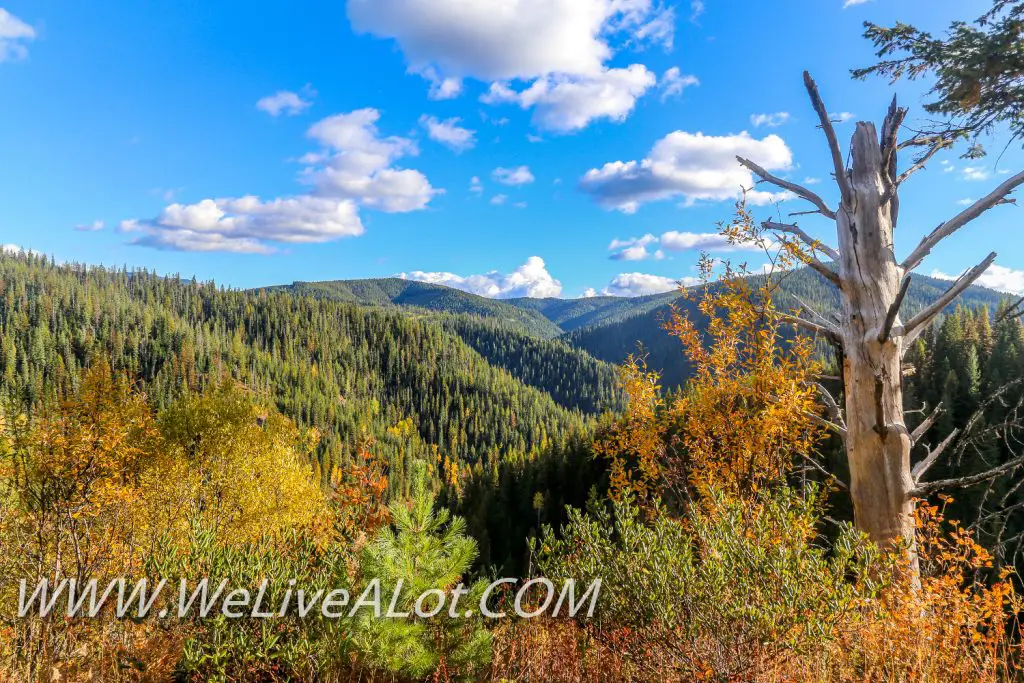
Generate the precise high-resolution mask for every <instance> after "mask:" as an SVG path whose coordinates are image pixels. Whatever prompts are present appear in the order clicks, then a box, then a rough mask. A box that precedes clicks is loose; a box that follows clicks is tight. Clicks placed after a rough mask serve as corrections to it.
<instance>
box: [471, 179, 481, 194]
mask: <svg viewBox="0 0 1024 683" xmlns="http://www.w3.org/2000/svg"><path fill="white" fill-rule="evenodd" d="M469 191H470V192H472V193H474V194H480V193H481V192H483V191H484V184H483V183H481V182H480V178H479V177H478V176H473V177H472V178H470V179H469Z"/></svg>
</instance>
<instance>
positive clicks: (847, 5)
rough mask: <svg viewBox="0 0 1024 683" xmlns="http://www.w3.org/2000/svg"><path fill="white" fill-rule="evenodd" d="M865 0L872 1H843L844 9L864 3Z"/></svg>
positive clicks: (869, 0)
mask: <svg viewBox="0 0 1024 683" xmlns="http://www.w3.org/2000/svg"><path fill="white" fill-rule="evenodd" d="M865 2H871V0H846V2H844V3H843V9H846V8H847V7H853V6H854V5H863V4H864V3H865Z"/></svg>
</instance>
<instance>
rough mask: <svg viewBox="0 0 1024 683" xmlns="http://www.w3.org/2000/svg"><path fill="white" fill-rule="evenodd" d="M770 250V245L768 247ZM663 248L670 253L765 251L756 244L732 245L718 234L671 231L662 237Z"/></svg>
mask: <svg viewBox="0 0 1024 683" xmlns="http://www.w3.org/2000/svg"><path fill="white" fill-rule="evenodd" d="M768 247H769V248H771V247H770V245H768ZM661 248H662V249H667V250H668V251H763V250H764V247H762V246H761V245H759V244H757V243H756V242H740V243H738V244H731V243H730V242H729V240H728V238H727V237H726V236H725V235H722V234H719V233H717V232H678V231H675V230H671V231H669V232H666V233H664V234H663V235H662V236H661Z"/></svg>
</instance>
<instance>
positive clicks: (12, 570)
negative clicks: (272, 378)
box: [0, 363, 331, 680]
mask: <svg viewBox="0 0 1024 683" xmlns="http://www.w3.org/2000/svg"><path fill="white" fill-rule="evenodd" d="M3 426H4V429H3V432H2V436H0V633H2V635H3V637H2V638H0V675H8V676H11V677H14V678H17V679H20V680H35V679H42V678H50V677H51V676H58V675H59V676H72V675H73V676H92V677H101V678H107V679H111V680H118V679H120V678H124V679H133V678H139V677H148V676H151V675H152V673H153V671H157V670H161V667H166V666H167V665H168V664H167V663H168V662H175V663H176V662H177V660H178V659H179V658H180V656H181V648H182V647H183V645H184V643H185V642H186V638H185V636H186V635H187V634H186V633H185V632H184V631H182V630H180V629H175V628H171V627H168V626H167V625H162V624H158V623H152V622H144V623H141V624H140V623H136V622H134V621H132V620H126V619H114V618H111V617H110V615H109V614H104V615H101V618H98V619H64V618H59V617H56V616H54V615H51V616H50V617H47V618H25V619H22V618H18V617H17V615H16V611H17V606H18V588H19V584H20V582H21V581H22V580H25V581H26V582H27V583H28V585H30V586H35V585H36V583H37V582H38V581H39V580H41V579H47V580H49V581H51V582H59V581H61V580H63V579H75V580H76V581H78V582H79V583H80V584H81V583H82V582H84V581H88V580H90V579H95V580H96V581H97V582H98V583H99V584H100V585H101V586H105V585H107V583H108V582H109V581H111V580H113V579H119V578H125V579H127V580H129V581H136V580H138V579H140V578H143V577H144V576H145V575H146V573H147V567H148V566H149V564H151V561H152V558H153V557H155V556H158V555H159V554H161V553H164V552H168V551H173V552H177V553H179V554H185V555H187V554H188V553H189V552H191V551H194V549H195V544H194V538H193V534H192V531H193V530H194V529H196V528H202V529H206V530H208V531H209V532H210V533H212V534H214V535H215V538H216V539H217V543H218V545H219V546H221V547H223V548H228V547H239V548H251V547H253V546H254V545H260V544H263V545H265V546H266V548H268V549H270V548H272V547H274V546H272V545H270V544H273V543H280V542H283V541H284V540H286V539H287V538H290V537H291V535H292V534H294V533H296V532H298V533H300V534H302V535H303V536H304V537H306V538H315V539H317V542H318V543H320V544H323V543H324V542H325V541H326V540H327V539H328V537H329V535H328V534H329V532H330V529H331V515H330V514H329V511H330V509H329V507H328V504H327V501H326V498H325V496H324V495H323V493H322V492H321V490H320V488H319V486H317V484H316V483H315V482H314V481H313V480H312V477H311V470H310V469H309V466H308V464H307V462H308V461H307V460H306V459H305V458H306V451H305V450H304V448H305V447H307V446H306V445H304V444H306V441H307V440H306V436H305V435H304V434H303V433H301V432H300V431H299V430H298V429H296V428H295V426H294V425H293V424H292V423H291V422H290V421H288V420H286V419H285V418H283V417H282V416H280V415H279V414H278V413H277V412H276V411H274V410H272V409H268V408H265V407H262V406H261V405H260V402H259V401H258V400H256V398H255V397H253V396H251V395H249V394H248V393H247V392H245V391H244V390H243V389H241V388H240V387H238V386H236V385H234V384H231V383H224V384H222V385H221V386H219V387H217V388H216V389H214V390H211V391H210V392H209V393H208V394H204V395H201V396H191V397H187V398H184V399H182V400H181V401H180V402H178V403H177V404H175V405H173V406H172V407H171V408H169V409H168V410H167V411H166V412H165V413H164V414H163V415H161V416H159V418H158V417H157V416H155V415H154V412H153V410H152V408H151V407H150V406H149V404H148V402H147V400H146V396H145V395H144V394H143V393H141V392H139V391H137V390H136V389H135V388H134V387H133V386H132V385H131V383H130V382H129V381H128V380H127V379H126V378H125V377H124V376H121V375H119V374H117V373H114V372H112V371H111V369H110V368H109V367H108V366H107V365H105V364H103V363H97V364H95V365H94V366H93V367H92V368H91V369H90V370H89V371H88V372H87V373H86V374H85V376H84V378H83V381H82V384H81V387H80V388H79V390H78V391H77V392H76V393H75V394H74V395H72V396H69V397H68V398H67V399H65V400H63V401H61V402H60V403H59V404H56V405H53V406H50V407H47V408H46V409H45V410H44V411H43V412H42V413H41V414H39V415H36V416H33V417H31V418H29V417H27V416H25V415H21V414H14V415H11V416H9V417H8V418H7V419H6V421H5V423H4V425H3ZM142 653H148V654H145V655H144V656H143V654H142ZM175 653H177V654H175Z"/></svg>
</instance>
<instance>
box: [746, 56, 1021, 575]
mask: <svg viewBox="0 0 1024 683" xmlns="http://www.w3.org/2000/svg"><path fill="white" fill-rule="evenodd" d="M804 85H805V86H806V88H807V94H808V95H809V96H810V98H811V103H812V105H813V106H814V111H815V112H816V113H817V115H818V120H819V123H820V127H821V129H822V131H823V132H824V134H825V138H826V141H827V142H828V147H829V153H830V156H831V158H832V166H833V168H834V173H835V180H836V185H837V186H838V187H839V190H840V194H841V196H842V199H841V202H840V205H839V208H838V209H837V210H836V211H833V210H832V209H830V208H829V206H828V205H827V204H826V203H825V201H824V200H823V199H822V198H821V196H819V195H817V194H815V193H814V192H811V191H810V190H808V189H807V188H804V187H801V186H800V185H797V184H796V183H793V182H791V181H786V180H782V179H780V178H777V177H775V176H773V175H771V174H770V173H768V172H767V171H765V170H764V169H763V168H761V167H760V166H758V165H757V164H756V163H754V162H752V161H750V160H748V159H743V158H740V159H739V162H740V163H741V164H742V165H743V166H745V167H746V168H748V169H750V170H751V171H752V172H753V173H755V174H756V175H757V176H758V177H759V178H760V179H761V181H762V182H767V183H771V184H773V185H776V186H778V187H781V188H784V189H787V190H789V191H791V192H793V193H794V194H795V195H796V196H798V197H800V198H801V199H804V200H806V201H808V202H810V203H811V204H813V205H814V206H815V207H816V210H815V211H813V212H809V213H817V214H821V215H822V216H825V217H826V218H828V219H834V220H835V224H836V231H837V235H838V239H839V249H838V250H836V249H832V248H830V247H828V246H827V245H821V244H819V243H818V242H817V241H816V240H814V239H813V238H811V237H810V235H808V234H807V233H805V232H804V231H803V230H801V229H799V228H798V227H797V226H795V225H792V226H789V225H784V224H780V223H774V222H771V221H768V222H766V223H764V224H763V226H764V227H765V229H767V230H775V231H777V232H781V233H789V234H793V235H796V236H797V238H799V239H800V240H802V241H803V242H804V243H805V244H807V246H808V248H809V250H810V251H809V253H808V254H807V255H805V256H806V258H805V262H806V263H807V264H808V265H809V266H811V267H814V268H815V269H816V270H817V271H818V272H823V271H824V272H823V274H824V275H825V277H826V278H827V279H828V280H829V281H830V282H832V283H834V284H837V286H838V287H839V290H840V300H841V303H842V312H841V316H842V317H841V319H840V320H839V321H838V324H836V325H832V324H831V323H830V322H829V321H824V322H825V323H826V324H819V323H814V322H811V321H809V320H806V319H802V318H792V320H793V322H796V323H798V324H800V325H802V326H804V327H805V328H809V329H811V330H812V331H814V332H815V333H818V334H823V335H825V336H827V337H828V338H829V339H830V340H832V341H833V342H835V341H836V338H837V337H838V342H839V343H838V344H837V346H839V347H840V351H841V354H842V357H843V385H844V389H845V404H846V405H845V408H846V416H845V417H846V421H845V424H844V425H842V427H841V431H840V434H842V436H843V437H844V441H845V444H846V455H847V460H848V462H849V466H850V483H849V488H850V494H851V497H852V499H853V508H854V516H855V521H856V525H857V528H858V529H860V530H861V531H863V532H865V533H866V534H867V535H868V536H869V537H870V538H871V540H872V541H874V542H876V543H877V544H879V545H880V546H883V547H885V546H892V545H894V544H902V545H903V547H905V548H906V552H907V560H908V561H907V564H906V566H907V570H908V572H909V574H910V579H911V580H912V581H913V583H914V584H916V585H920V584H919V576H920V574H919V567H918V557H917V547H916V543H915V523H914V522H915V520H914V505H915V503H914V500H915V497H916V496H920V495H922V494H927V493H931V492H934V491H936V490H940V489H942V488H951V487H956V486H967V485H970V484H972V483H977V482H978V481H984V480H987V479H989V478H992V477H994V476H998V475H999V474H1002V473H1004V472H1005V471H1007V470H1006V469H1004V468H1007V467H1008V468H1011V469H1012V468H1015V467H1017V466H1024V456H1022V457H1021V458H1020V461H1019V462H1017V461H1013V462H1011V463H1007V464H1006V465H1004V466H1000V467H997V468H993V469H992V470H989V471H988V472H983V473H981V474H979V475H975V476H972V477H962V478H960V479H949V480H943V481H939V482H922V481H921V478H922V477H923V475H924V473H925V471H926V470H927V468H928V467H929V466H930V465H931V463H932V462H934V460H935V459H936V458H938V456H939V455H941V452H942V450H943V449H945V448H946V447H948V446H949V443H948V441H949V440H947V442H945V443H944V444H940V445H939V447H938V448H937V449H936V450H935V451H933V452H932V453H931V454H930V455H929V457H928V458H926V459H925V460H924V461H923V462H922V463H919V467H918V471H917V472H916V473H915V472H914V470H912V469H911V466H910V451H911V448H913V446H914V442H915V441H916V440H917V439H918V438H920V437H922V436H923V435H924V431H925V430H927V429H928V427H927V426H925V427H924V429H923V430H922V429H920V428H919V430H915V433H914V434H910V433H909V432H908V431H907V427H906V424H905V422H904V412H903V367H902V360H903V353H904V350H905V347H906V346H909V344H910V343H911V342H912V341H913V340H914V339H915V338H916V337H917V336H918V335H919V334H921V331H922V330H923V329H924V328H925V327H926V326H927V325H929V324H931V322H932V321H933V320H934V319H935V317H936V316H938V315H939V314H940V313H941V312H942V310H943V309H944V308H945V307H946V306H947V305H948V304H949V303H950V302H951V301H953V300H954V299H955V298H956V297H957V296H959V295H960V294H961V293H962V292H963V291H964V290H965V289H966V288H967V287H969V286H970V285H971V284H972V283H974V282H975V281H976V280H977V279H978V277H980V276H981V274H982V273H983V272H984V271H985V270H986V269H987V268H988V267H989V266H990V265H991V264H992V262H993V261H994V260H995V258H996V255H995V254H994V253H993V254H990V255H989V256H988V258H986V259H985V260H984V261H983V262H982V263H980V264H978V265H977V266H975V267H974V268H972V269H971V270H968V271H967V272H965V273H964V274H963V275H961V276H960V278H958V279H957V281H956V282H955V283H954V284H953V285H952V286H951V287H950V288H949V290H948V291H947V292H946V293H945V294H943V295H942V296H941V297H940V298H939V300H937V301H936V302H935V303H934V304H933V305H932V306H928V307H926V308H925V310H923V311H921V312H920V313H918V314H917V315H916V316H914V317H913V318H911V319H910V321H909V322H907V323H906V324H905V325H904V324H903V323H901V321H900V317H899V310H900V304H901V303H902V302H903V298H904V296H905V295H906V291H907V285H908V284H909V282H908V281H907V278H909V276H910V272H911V271H913V270H914V268H916V267H917V266H918V265H920V263H921V261H922V260H923V259H924V258H925V257H926V256H927V255H928V254H929V253H931V250H932V249H933V248H934V247H935V246H936V245H938V244H939V242H941V241H942V240H943V239H945V238H946V237H948V236H950V235H952V234H953V233H955V232H956V231H958V230H960V229H961V228H962V227H964V226H965V225H967V224H968V223H970V222H971V221H973V220H975V219H976V218H978V217H979V216H981V215H982V214H983V213H985V212H986V211H988V210H989V209H991V208H992V207H994V206H998V205H1000V204H1006V203H1011V202H1012V201H1013V200H1012V199H1009V195H1010V194H1011V193H1012V192H1013V191H1014V190H1015V189H1016V188H1018V187H1020V186H1021V185H1024V172H1021V173H1018V174H1016V175H1014V176H1012V177H1010V178H1008V179H1007V180H1005V181H1003V183H1002V184H1001V185H1000V186H999V187H998V188H996V189H995V190H994V191H993V192H991V193H990V194H988V195H987V196H986V197H984V198H983V199H981V200H979V201H977V202H975V203H974V204H973V205H972V206H970V207H968V208H967V209H964V210H963V211H961V212H960V213H959V214H958V215H957V216H955V217H954V218H952V219H951V220H949V221H946V222H944V223H941V224H940V225H939V226H938V227H937V228H935V230H933V231H932V232H931V233H930V234H928V235H927V236H926V237H925V238H924V239H923V240H922V241H921V243H920V244H919V245H918V246H917V248H916V249H914V251H913V252H912V253H911V254H910V256H908V257H907V259H906V260H905V261H903V263H897V262H896V255H895V253H894V250H893V230H894V229H895V227H896V222H897V219H898V217H899V206H900V204H899V186H900V184H901V183H903V182H904V181H905V180H907V179H908V178H909V177H910V176H911V175H913V174H914V173H915V172H917V171H919V170H921V169H922V168H924V164H925V162H926V161H928V160H929V159H931V158H932V157H933V156H934V155H935V154H936V153H937V152H938V151H940V150H941V149H944V148H945V147H947V146H949V144H951V143H952V139H949V140H947V139H945V138H942V139H940V140H938V141H936V140H935V139H934V138H926V139H927V140H928V143H929V144H931V145H932V147H931V149H930V150H929V151H927V152H926V153H925V154H924V155H923V156H922V157H920V158H919V159H918V160H917V161H916V163H914V164H913V165H912V166H911V167H910V168H909V169H908V170H907V171H904V172H903V173H902V174H898V172H897V161H898V160H897V156H898V152H899V151H900V150H901V149H902V148H903V147H906V146H915V145H918V144H923V143H919V142H916V141H915V139H911V140H910V141H909V142H905V143H900V142H899V141H898V137H899V132H900V129H901V127H902V125H903V121H904V119H905V118H906V115H907V110H906V109H901V108H899V107H898V106H897V105H896V100H895V99H894V100H893V102H892V105H891V106H890V107H889V113H888V115H887V116H886V118H885V123H884V125H883V127H882V135H881V138H879V135H878V133H877V131H876V129H875V126H874V124H872V123H858V124H857V130H856V132H855V133H854V136H853V144H852V147H851V150H850V156H851V158H852V166H851V168H850V169H847V167H846V163H845V161H844V159H843V154H842V151H841V149H840V147H839V141H838V138H837V136H836V131H835V128H834V127H833V125H832V121H831V120H830V117H829V114H828V109H827V108H826V107H825V104H824V102H823V101H822V99H821V96H820V94H819V93H818V87H817V85H815V83H814V80H813V79H812V78H811V76H810V74H809V73H806V72H805V73H804ZM803 213H808V212H803ZM816 252H821V253H824V254H826V255H827V256H829V257H830V258H833V259H834V260H835V262H836V272H832V271H831V270H830V269H828V267H827V266H826V265H825V264H823V263H821V262H820V261H818V260H817V258H816V257H815V253H816ZM784 319H790V317H787V318H784ZM831 409H832V407H831V406H830V410H831ZM835 417H836V416H835V415H833V420H834V422H833V423H830V424H836V425H839V422H838V421H835ZM838 417H839V418H842V417H843V416H842V415H839V416H838ZM931 421H934V416H933V417H932V418H931ZM928 423H929V421H928V420H926V424H928Z"/></svg>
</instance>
